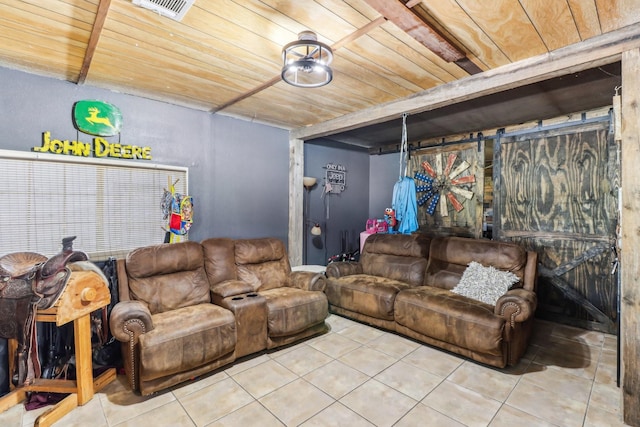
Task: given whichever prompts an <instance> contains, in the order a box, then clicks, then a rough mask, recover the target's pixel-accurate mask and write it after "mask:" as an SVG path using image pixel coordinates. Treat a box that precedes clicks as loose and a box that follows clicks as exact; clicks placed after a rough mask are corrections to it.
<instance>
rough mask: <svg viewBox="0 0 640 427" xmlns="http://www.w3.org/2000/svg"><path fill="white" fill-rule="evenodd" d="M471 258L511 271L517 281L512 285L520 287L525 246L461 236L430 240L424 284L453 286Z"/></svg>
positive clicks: (525, 260)
mask: <svg viewBox="0 0 640 427" xmlns="http://www.w3.org/2000/svg"><path fill="white" fill-rule="evenodd" d="M472 261H475V262H478V263H480V264H482V265H492V266H494V267H495V268H497V269H499V270H503V271H510V272H512V273H513V274H515V275H516V276H517V277H518V279H519V280H520V282H518V283H517V284H515V285H514V287H521V286H522V282H521V281H522V279H523V277H524V274H525V266H526V264H527V252H526V250H525V249H524V248H522V247H520V246H518V245H516V244H514V243H508V242H497V241H495V240H486V239H469V238H464V237H437V238H434V239H433V240H432V241H431V246H430V248H429V264H428V266H427V271H426V274H425V278H424V284H425V285H429V286H437V287H439V288H443V289H453V288H454V287H455V286H456V285H457V284H458V282H459V281H460V279H461V278H462V274H463V273H464V270H465V269H466V268H467V266H468V265H469V263H470V262H472Z"/></svg>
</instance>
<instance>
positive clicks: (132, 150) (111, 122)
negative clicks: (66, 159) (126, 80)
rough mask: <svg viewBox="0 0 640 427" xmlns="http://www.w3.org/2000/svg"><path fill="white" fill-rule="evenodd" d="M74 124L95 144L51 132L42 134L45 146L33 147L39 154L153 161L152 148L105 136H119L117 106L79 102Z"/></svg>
mask: <svg viewBox="0 0 640 427" xmlns="http://www.w3.org/2000/svg"><path fill="white" fill-rule="evenodd" d="M73 124H74V126H75V127H76V129H78V130H79V131H80V132H83V133H87V134H89V135H95V136H96V137H95V138H93V141H92V142H83V141H80V140H79V138H78V140H72V139H57V138H55V137H52V136H51V132H49V131H46V132H43V133H42V145H41V146H39V147H33V148H32V150H33V151H37V152H39V153H53V154H65V155H70V156H81V157H90V156H94V157H115V158H121V159H143V160H151V148H150V147H139V146H137V145H130V144H121V143H120V142H111V141H107V140H106V139H105V138H103V137H106V136H114V135H119V134H120V130H121V128H122V113H120V109H119V108H118V107H116V106H115V105H111V104H108V103H106V102H101V101H88V100H87V101H78V102H76V103H75V104H74V106H73Z"/></svg>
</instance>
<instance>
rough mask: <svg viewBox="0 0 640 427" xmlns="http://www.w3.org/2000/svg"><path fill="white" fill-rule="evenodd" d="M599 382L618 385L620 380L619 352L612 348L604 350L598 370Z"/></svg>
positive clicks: (597, 380)
mask: <svg viewBox="0 0 640 427" xmlns="http://www.w3.org/2000/svg"><path fill="white" fill-rule="evenodd" d="M595 380H596V382H597V383H604V384H612V385H617V381H618V353H617V352H615V351H610V350H604V349H603V350H602V353H601V354H600V362H599V363H598V369H597V370H596V378H595Z"/></svg>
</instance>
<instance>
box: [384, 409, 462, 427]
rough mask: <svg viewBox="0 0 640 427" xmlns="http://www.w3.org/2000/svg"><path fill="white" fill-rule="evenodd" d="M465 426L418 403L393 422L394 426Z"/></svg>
mask: <svg viewBox="0 0 640 427" xmlns="http://www.w3.org/2000/svg"><path fill="white" fill-rule="evenodd" d="M415 426H421V427H465V425H464V424H461V423H459V422H457V421H456V420H454V419H451V418H449V417H447V416H446V415H442V414H441V413H440V412H438V411H436V410H435V409H433V408H430V407H428V406H427V405H424V404H422V403H418V404H417V405H416V406H415V407H414V408H413V409H412V410H411V411H409V413H407V415H405V416H404V417H402V419H401V420H400V421H398V422H397V423H396V424H394V427H415Z"/></svg>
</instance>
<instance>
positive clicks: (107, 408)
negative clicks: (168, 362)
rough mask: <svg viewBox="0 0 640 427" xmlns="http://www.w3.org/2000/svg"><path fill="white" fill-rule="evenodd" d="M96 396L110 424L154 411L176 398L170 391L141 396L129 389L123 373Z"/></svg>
mask: <svg viewBox="0 0 640 427" xmlns="http://www.w3.org/2000/svg"><path fill="white" fill-rule="evenodd" d="M95 398H98V399H100V402H101V404H102V409H103V411H104V414H105V416H106V418H107V421H108V422H109V425H110V426H112V425H116V424H120V423H122V422H124V421H127V420H130V419H131V418H134V417H136V416H138V415H140V414H144V413H145V412H149V411H153V410H155V409H157V408H159V407H161V406H164V405H167V404H169V403H171V402H173V401H175V400H176V398H175V396H174V395H173V394H172V393H171V392H170V391H165V392H159V393H158V394H154V395H152V396H140V395H138V394H137V393H134V392H133V391H131V390H130V389H129V387H128V385H126V378H125V377H124V376H122V375H118V377H117V378H116V380H115V381H113V382H112V383H110V384H109V385H107V386H106V387H105V388H104V389H102V391H101V392H100V393H98V394H96V395H95V396H94V399H95Z"/></svg>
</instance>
